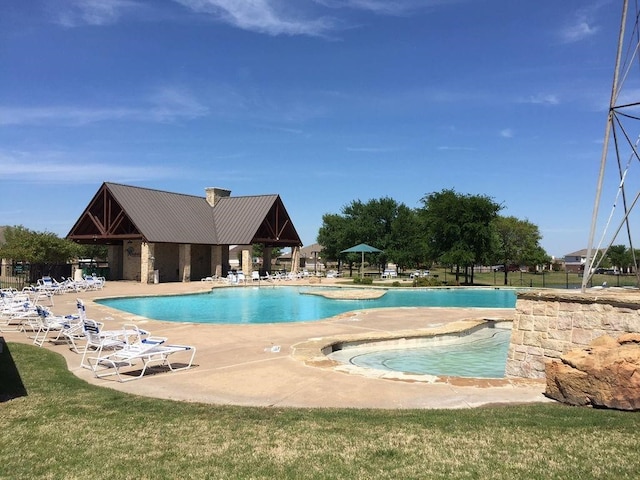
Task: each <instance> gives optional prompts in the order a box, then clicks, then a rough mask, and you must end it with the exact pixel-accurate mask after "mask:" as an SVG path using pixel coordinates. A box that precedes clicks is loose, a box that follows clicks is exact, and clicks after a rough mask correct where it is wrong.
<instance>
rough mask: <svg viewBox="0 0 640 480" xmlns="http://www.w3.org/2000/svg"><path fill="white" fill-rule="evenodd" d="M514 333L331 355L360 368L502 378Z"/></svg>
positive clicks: (486, 331)
mask: <svg viewBox="0 0 640 480" xmlns="http://www.w3.org/2000/svg"><path fill="white" fill-rule="evenodd" d="M510 339H511V330H510V329H507V328H482V329H480V330H478V331H475V332H473V333H470V334H468V335H463V336H458V335H445V336H439V337H430V338H425V339H423V340H422V341H421V345H419V346H414V347H399V346H397V345H396V346H395V347H388V346H382V345H376V344H375V343H373V344H369V345H365V346H358V347H347V348H344V349H343V350H339V351H337V352H334V353H331V354H329V357H330V358H332V359H333V360H337V361H339V362H342V363H347V364H351V365H356V366H358V367H363V368H369V369H375V370H387V371H394V372H402V373H407V374H419V375H438V376H453V377H468V378H503V377H504V372H505V366H506V363H507V353H508V350H509V341H510Z"/></svg>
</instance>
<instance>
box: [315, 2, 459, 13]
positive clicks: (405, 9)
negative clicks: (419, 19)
mask: <svg viewBox="0 0 640 480" xmlns="http://www.w3.org/2000/svg"><path fill="white" fill-rule="evenodd" d="M459 1H461V0H315V2H316V3H318V4H320V5H323V6H325V7H330V8H351V9H356V10H367V11H370V12H373V13H376V14H380V15H403V14H407V13H409V12H412V11H415V10H419V9H425V8H430V7H435V6H438V5H447V4H452V3H459Z"/></svg>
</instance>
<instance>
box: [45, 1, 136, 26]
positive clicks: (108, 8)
mask: <svg viewBox="0 0 640 480" xmlns="http://www.w3.org/2000/svg"><path fill="white" fill-rule="evenodd" d="M140 7H142V4H140V3H139V2H136V1H134V0H68V1H67V2H66V6H64V5H63V6H62V7H60V5H55V7H54V8H55V21H56V23H58V24H60V25H62V26H64V27H77V26H81V25H97V26H102V25H111V24H114V23H116V22H117V21H118V20H119V19H120V18H121V17H122V16H123V15H125V14H126V13H129V12H130V11H132V10H134V9H138V8H140Z"/></svg>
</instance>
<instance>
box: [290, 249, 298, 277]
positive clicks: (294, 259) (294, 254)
mask: <svg viewBox="0 0 640 480" xmlns="http://www.w3.org/2000/svg"><path fill="white" fill-rule="evenodd" d="M299 271H300V247H297V246H296V247H291V273H298V272H299Z"/></svg>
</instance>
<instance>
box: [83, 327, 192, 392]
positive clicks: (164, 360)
mask: <svg viewBox="0 0 640 480" xmlns="http://www.w3.org/2000/svg"><path fill="white" fill-rule="evenodd" d="M166 340H167V339H166V338H164V337H148V338H145V339H142V340H141V341H139V342H136V343H133V344H129V345H126V346H125V347H123V348H121V349H119V350H116V351H114V352H113V353H110V354H108V355H103V356H97V357H89V358H88V359H87V360H88V363H89V364H90V366H91V369H92V370H93V373H94V375H95V376H96V377H98V378H103V377H109V376H113V375H115V376H117V378H118V381H119V382H128V381H130V380H137V379H139V378H142V377H143V376H144V374H145V373H146V371H147V369H148V368H149V367H154V366H160V367H168V368H169V370H170V371H172V372H176V371H179V370H185V369H187V368H190V367H191V366H192V365H193V359H194V357H195V354H196V347H194V346H190V345H167V344H166V343H165V342H166ZM179 353H185V354H186V355H187V357H186V358H185V361H184V362H185V363H177V362H175V361H174V362H171V360H170V357H171V356H172V355H175V354H179ZM138 361H140V362H142V368H140V369H137V370H135V369H134V370H132V369H131V368H132V367H134V366H135V365H136V362H138ZM123 369H124V370H126V371H123Z"/></svg>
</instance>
